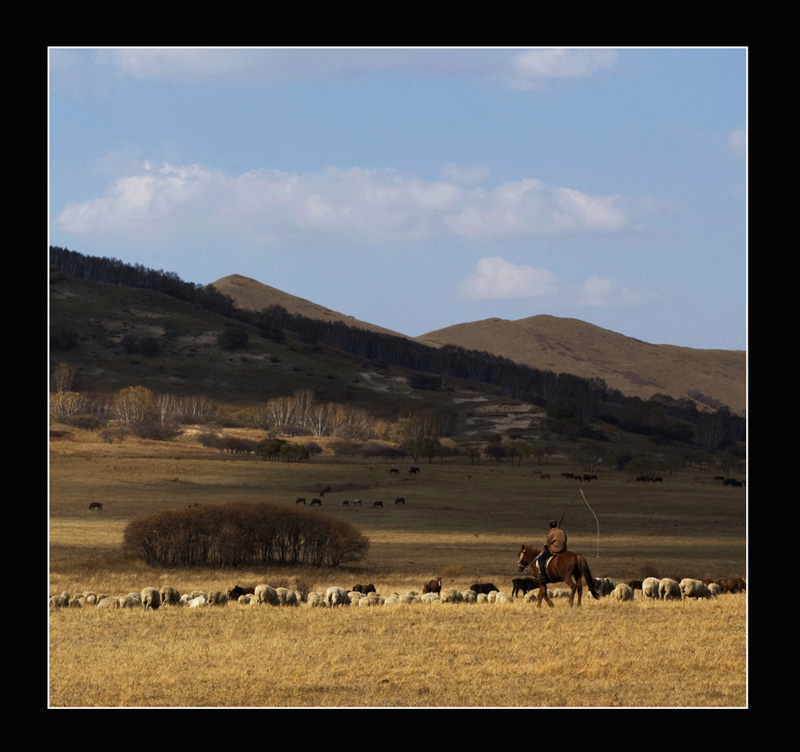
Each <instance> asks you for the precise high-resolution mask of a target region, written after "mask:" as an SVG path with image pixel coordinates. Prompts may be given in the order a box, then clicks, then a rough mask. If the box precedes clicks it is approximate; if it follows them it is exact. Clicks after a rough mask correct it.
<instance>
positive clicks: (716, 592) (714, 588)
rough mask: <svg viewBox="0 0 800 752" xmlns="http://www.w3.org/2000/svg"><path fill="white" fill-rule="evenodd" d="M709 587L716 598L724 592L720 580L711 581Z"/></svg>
mask: <svg viewBox="0 0 800 752" xmlns="http://www.w3.org/2000/svg"><path fill="white" fill-rule="evenodd" d="M708 589H709V590H710V591H711V595H713V596H714V597H715V598H716V597H717V596H718V595H719V594H720V593H722V587H721V586H720V584H719V583H718V582H711V583H709V585H708Z"/></svg>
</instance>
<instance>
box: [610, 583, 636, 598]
mask: <svg viewBox="0 0 800 752" xmlns="http://www.w3.org/2000/svg"><path fill="white" fill-rule="evenodd" d="M614 597H615V598H616V599H617V600H618V601H632V600H633V590H632V589H631V586H630V585H626V584H625V583H624V582H620V583H619V585H617V586H616V587H615V588H614Z"/></svg>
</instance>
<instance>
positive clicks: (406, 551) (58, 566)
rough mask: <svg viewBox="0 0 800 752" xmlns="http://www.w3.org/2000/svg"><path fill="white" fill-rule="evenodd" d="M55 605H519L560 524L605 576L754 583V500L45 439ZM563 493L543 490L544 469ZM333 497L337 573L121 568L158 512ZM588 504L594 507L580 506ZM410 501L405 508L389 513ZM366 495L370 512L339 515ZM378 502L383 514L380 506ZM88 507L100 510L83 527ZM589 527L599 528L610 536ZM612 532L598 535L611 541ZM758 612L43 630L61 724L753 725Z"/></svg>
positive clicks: (647, 609)
mask: <svg viewBox="0 0 800 752" xmlns="http://www.w3.org/2000/svg"><path fill="white" fill-rule="evenodd" d="M50 450H51V454H50V509H49V511H50V529H49V536H50V537H49V544H50V574H49V580H50V581H49V587H50V592H52V593H56V592H61V591H64V590H66V591H68V592H79V591H81V590H86V589H90V590H93V591H94V592H107V593H109V594H114V595H115V594H118V593H124V592H129V591H132V590H136V591H140V590H141V589H142V588H143V587H145V586H149V585H152V586H155V587H160V586H162V585H165V584H170V585H173V586H174V587H177V588H178V589H179V590H181V592H184V591H187V590H191V589H194V588H200V589H203V590H212V589H221V590H227V589H229V588H230V587H231V586H233V585H234V584H235V583H239V584H256V583H259V582H268V583H270V584H289V585H293V586H300V587H302V588H304V589H316V590H323V589H324V588H326V587H327V586H329V585H334V584H336V585H343V586H347V587H349V586H351V585H352V584H354V583H356V582H373V583H374V584H375V586H376V588H377V590H378V592H380V593H382V594H388V593H390V592H392V591H398V592H407V591H408V590H412V589H413V590H419V589H420V587H421V584H422V582H423V581H425V580H427V579H428V578H430V577H432V576H435V575H437V574H441V573H443V572H445V571H447V572H450V573H451V577H450V578H446V580H445V585H446V586H453V587H456V588H458V589H460V590H464V589H467V588H468V587H469V585H470V584H472V583H473V582H476V581H491V582H494V583H495V584H496V585H497V586H498V587H500V588H501V589H502V590H506V591H509V592H510V588H511V585H510V582H511V578H513V577H515V576H517V572H516V569H515V562H516V555H517V552H518V550H519V548H520V545H521V544H522V543H534V544H536V543H539V542H540V540H541V539H542V537H543V535H544V532H545V530H546V526H547V521H548V520H549V519H550V518H552V517H555V518H560V517H561V516H562V515H564V522H563V525H564V528H565V529H566V530H567V532H568V534H569V536H570V548H572V549H573V550H576V551H580V552H582V553H583V554H584V555H586V557H587V558H588V560H589V564H590V566H591V568H592V573H593V574H594V575H595V576H600V577H602V576H610V577H613V578H615V579H617V580H623V581H624V580H628V579H633V578H642V577H644V576H648V575H652V574H657V575H659V576H672V577H683V576H695V577H706V576H708V577H713V578H717V577H722V576H729V575H737V576H745V574H746V571H745V570H746V500H745V494H744V491H743V490H742V489H731V488H725V487H722V486H720V485H719V484H715V483H714V482H713V480H712V477H711V476H712V473H711V472H708V473H689V472H688V471H686V472H684V473H683V474H679V475H677V476H675V477H670V478H665V482H664V483H663V484H654V483H650V484H639V483H631V482H629V477H628V476H626V475H624V474H616V473H612V472H606V473H603V472H601V473H599V476H600V477H599V480H598V481H596V482H595V481H593V482H591V483H585V484H580V485H579V484H577V483H576V482H575V481H568V480H565V479H563V478H561V477H560V473H561V472H562V471H567V470H568V471H572V472H576V471H577V470H578V468H576V467H570V466H568V465H566V464H561V463H560V462H559V460H558V459H556V460H555V461H554V462H553V463H552V464H550V465H548V466H543V467H537V466H534V465H532V464H527V465H526V464H525V463H523V464H522V466H521V467H512V466H511V465H495V464H488V463H481V464H479V465H475V466H472V465H470V464H468V463H466V462H463V461H460V460H458V459H450V460H445V461H444V462H443V463H441V462H438V461H437V462H434V463H433V464H428V463H427V462H426V463H424V464H420V465H419V466H420V467H421V472H420V473H419V475H417V476H410V475H408V474H407V468H408V465H409V463H408V462H400V463H394V466H397V467H398V468H399V469H400V470H401V473H400V474H399V475H390V474H389V472H388V471H389V468H390V467H391V466H393V465H390V464H388V463H387V462H386V461H382V460H370V461H356V460H343V459H333V458H331V457H329V456H325V455H323V456H321V457H318V458H316V459H315V460H314V461H312V462H308V463H302V464H287V463H271V462H261V461H259V460H256V459H254V458H253V457H247V456H230V455H224V454H221V453H218V452H215V451H214V450H209V449H203V448H201V447H200V446H199V445H198V444H196V443H191V442H189V441H179V442H175V443H156V442H143V441H136V440H126V441H125V442H124V443H123V444H120V445H107V444H103V443H101V442H100V441H99V440H97V439H95V438H94V437H93V436H92V435H91V434H88V433H87V434H82V433H81V432H77V431H73V432H72V434H71V435H68V436H66V437H64V438H62V439H60V440H53V441H52V442H51V448H50ZM538 470H544V471H545V472H548V473H549V474H550V475H551V479H549V480H541V479H540V477H539V476H538V475H537V474H535V471H538ZM326 486H330V487H331V488H332V491H331V492H330V493H328V494H326V496H325V497H324V502H323V507H322V508H320V509H316V510H314V513H315V514H325V515H335V516H340V517H343V518H345V519H348V520H349V521H351V522H352V523H353V524H355V525H357V526H358V527H359V528H360V529H362V530H363V531H364V532H365V534H366V535H367V536H368V537H369V539H370V542H371V547H370V551H369V553H368V555H367V557H366V558H365V559H364V560H363V561H362V562H359V564H358V565H357V566H351V567H343V568H339V569H336V570H317V569H313V570H311V569H305V568H286V569H275V570H271V571H235V572H234V571H209V570H177V571H176V570H169V571H161V570H153V569H149V568H147V567H145V566H144V565H143V564H141V563H140V562H137V561H132V560H130V559H127V558H126V557H125V556H124V555H123V554H122V552H121V541H122V534H123V530H124V528H125V525H126V524H127V522H128V521H129V520H130V519H132V518H133V517H135V516H136V515H138V514H140V513H142V512H147V511H151V510H154V509H164V508H172V507H181V506H186V505H187V504H189V503H200V504H210V503H223V502H225V501H229V500H242V501H264V502H271V503H276V504H283V505H293V504H294V500H295V498H296V497H298V496H306V497H310V496H313V495H315V494H316V493H318V492H319V490H321V489H322V488H324V487H326ZM581 489H582V490H583V493H584V494H585V497H586V502H588V504H589V505H590V507H591V508H589V506H587V503H586V502H585V501H584V499H583V497H582V496H581V495H580V492H579V491H580V490H581ZM398 496H403V497H405V499H406V504H405V505H404V506H395V505H394V504H393V501H394V499H395V498H396V497H398ZM353 498H361V499H362V500H363V507H362V508H354V507H352V506H351V507H344V506H342V500H343V499H353ZM379 499H380V500H382V501H383V502H384V504H385V506H384V508H383V509H372V508H371V505H372V502H373V501H375V500H379ZM92 501H100V502H102V503H103V506H104V510H103V512H100V513H98V512H89V511H88V505H89V503H90V502H92ZM595 515H596V517H595ZM598 524H599V530H598ZM746 624H747V611H746V598H745V597H744V596H741V595H726V596H722V597H720V598H718V599H716V600H713V601H702V602H687V603H648V602H644V601H642V600H639V599H636V600H634V601H633V602H630V603H617V602H615V601H613V600H611V599H603V600H601V601H593V600H591V599H588V601H587V599H584V605H583V607H582V608H581V609H577V608H573V609H570V608H569V606H568V605H567V604H566V603H565V602H564V601H558V600H557V601H556V604H555V607H554V608H553V609H552V610H550V609H545V608H542V609H541V610H540V609H537V608H536V607H535V606H534V605H531V604H529V603H523V602H519V601H518V602H515V603H512V604H506V605H499V604H494V605H491V604H484V605H476V606H463V605H452V606H451V605H440V606H398V607H379V608H375V609H370V608H350V609H341V610H337V611H330V610H322V609H309V608H307V607H301V608H298V609H271V608H266V607H262V608H251V607H241V606H238V605H228V606H226V607H225V608H219V609H212V608H208V609H171V610H170V609H161V610H159V611H157V612H148V613H144V612H143V611H141V610H138V609H137V610H127V609H121V610H113V611H103V610H99V609H92V608H83V609H62V610H58V611H51V612H50V614H49V627H50V630H49V658H50V661H49V669H50V675H49V697H48V703H49V704H50V705H51V706H53V707H145V706H149V707H612V706H618V707H742V706H744V705H745V704H746V703H747V685H746V668H747V663H746V646H747V639H746V635H747V631H746Z"/></svg>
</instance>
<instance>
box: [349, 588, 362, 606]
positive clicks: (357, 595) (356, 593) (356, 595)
mask: <svg viewBox="0 0 800 752" xmlns="http://www.w3.org/2000/svg"><path fill="white" fill-rule="evenodd" d="M347 597H348V598H349V599H350V603H351V604H356V605H357V604H358V603H360V601H361V599H362V598H365V597H366V596H365V595H364V593H362V592H361V591H360V590H350V591H348V593H347Z"/></svg>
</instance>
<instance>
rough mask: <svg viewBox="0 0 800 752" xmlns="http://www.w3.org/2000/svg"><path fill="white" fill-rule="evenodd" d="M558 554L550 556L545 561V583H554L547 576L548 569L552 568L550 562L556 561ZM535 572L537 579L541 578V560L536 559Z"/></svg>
mask: <svg viewBox="0 0 800 752" xmlns="http://www.w3.org/2000/svg"><path fill="white" fill-rule="evenodd" d="M556 556H558V554H550V555H549V556H548V557H547V558H546V559H545V561H544V579H545V582H552V580H551V579H550V577H549V575H548V574H547V567H548V566H550V562H551V561H553V559H555V557H556ZM533 572H534V574H535V575H536V577H537V579H538V577H539V559H538V558H537V559H535V560H534V562H533Z"/></svg>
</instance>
